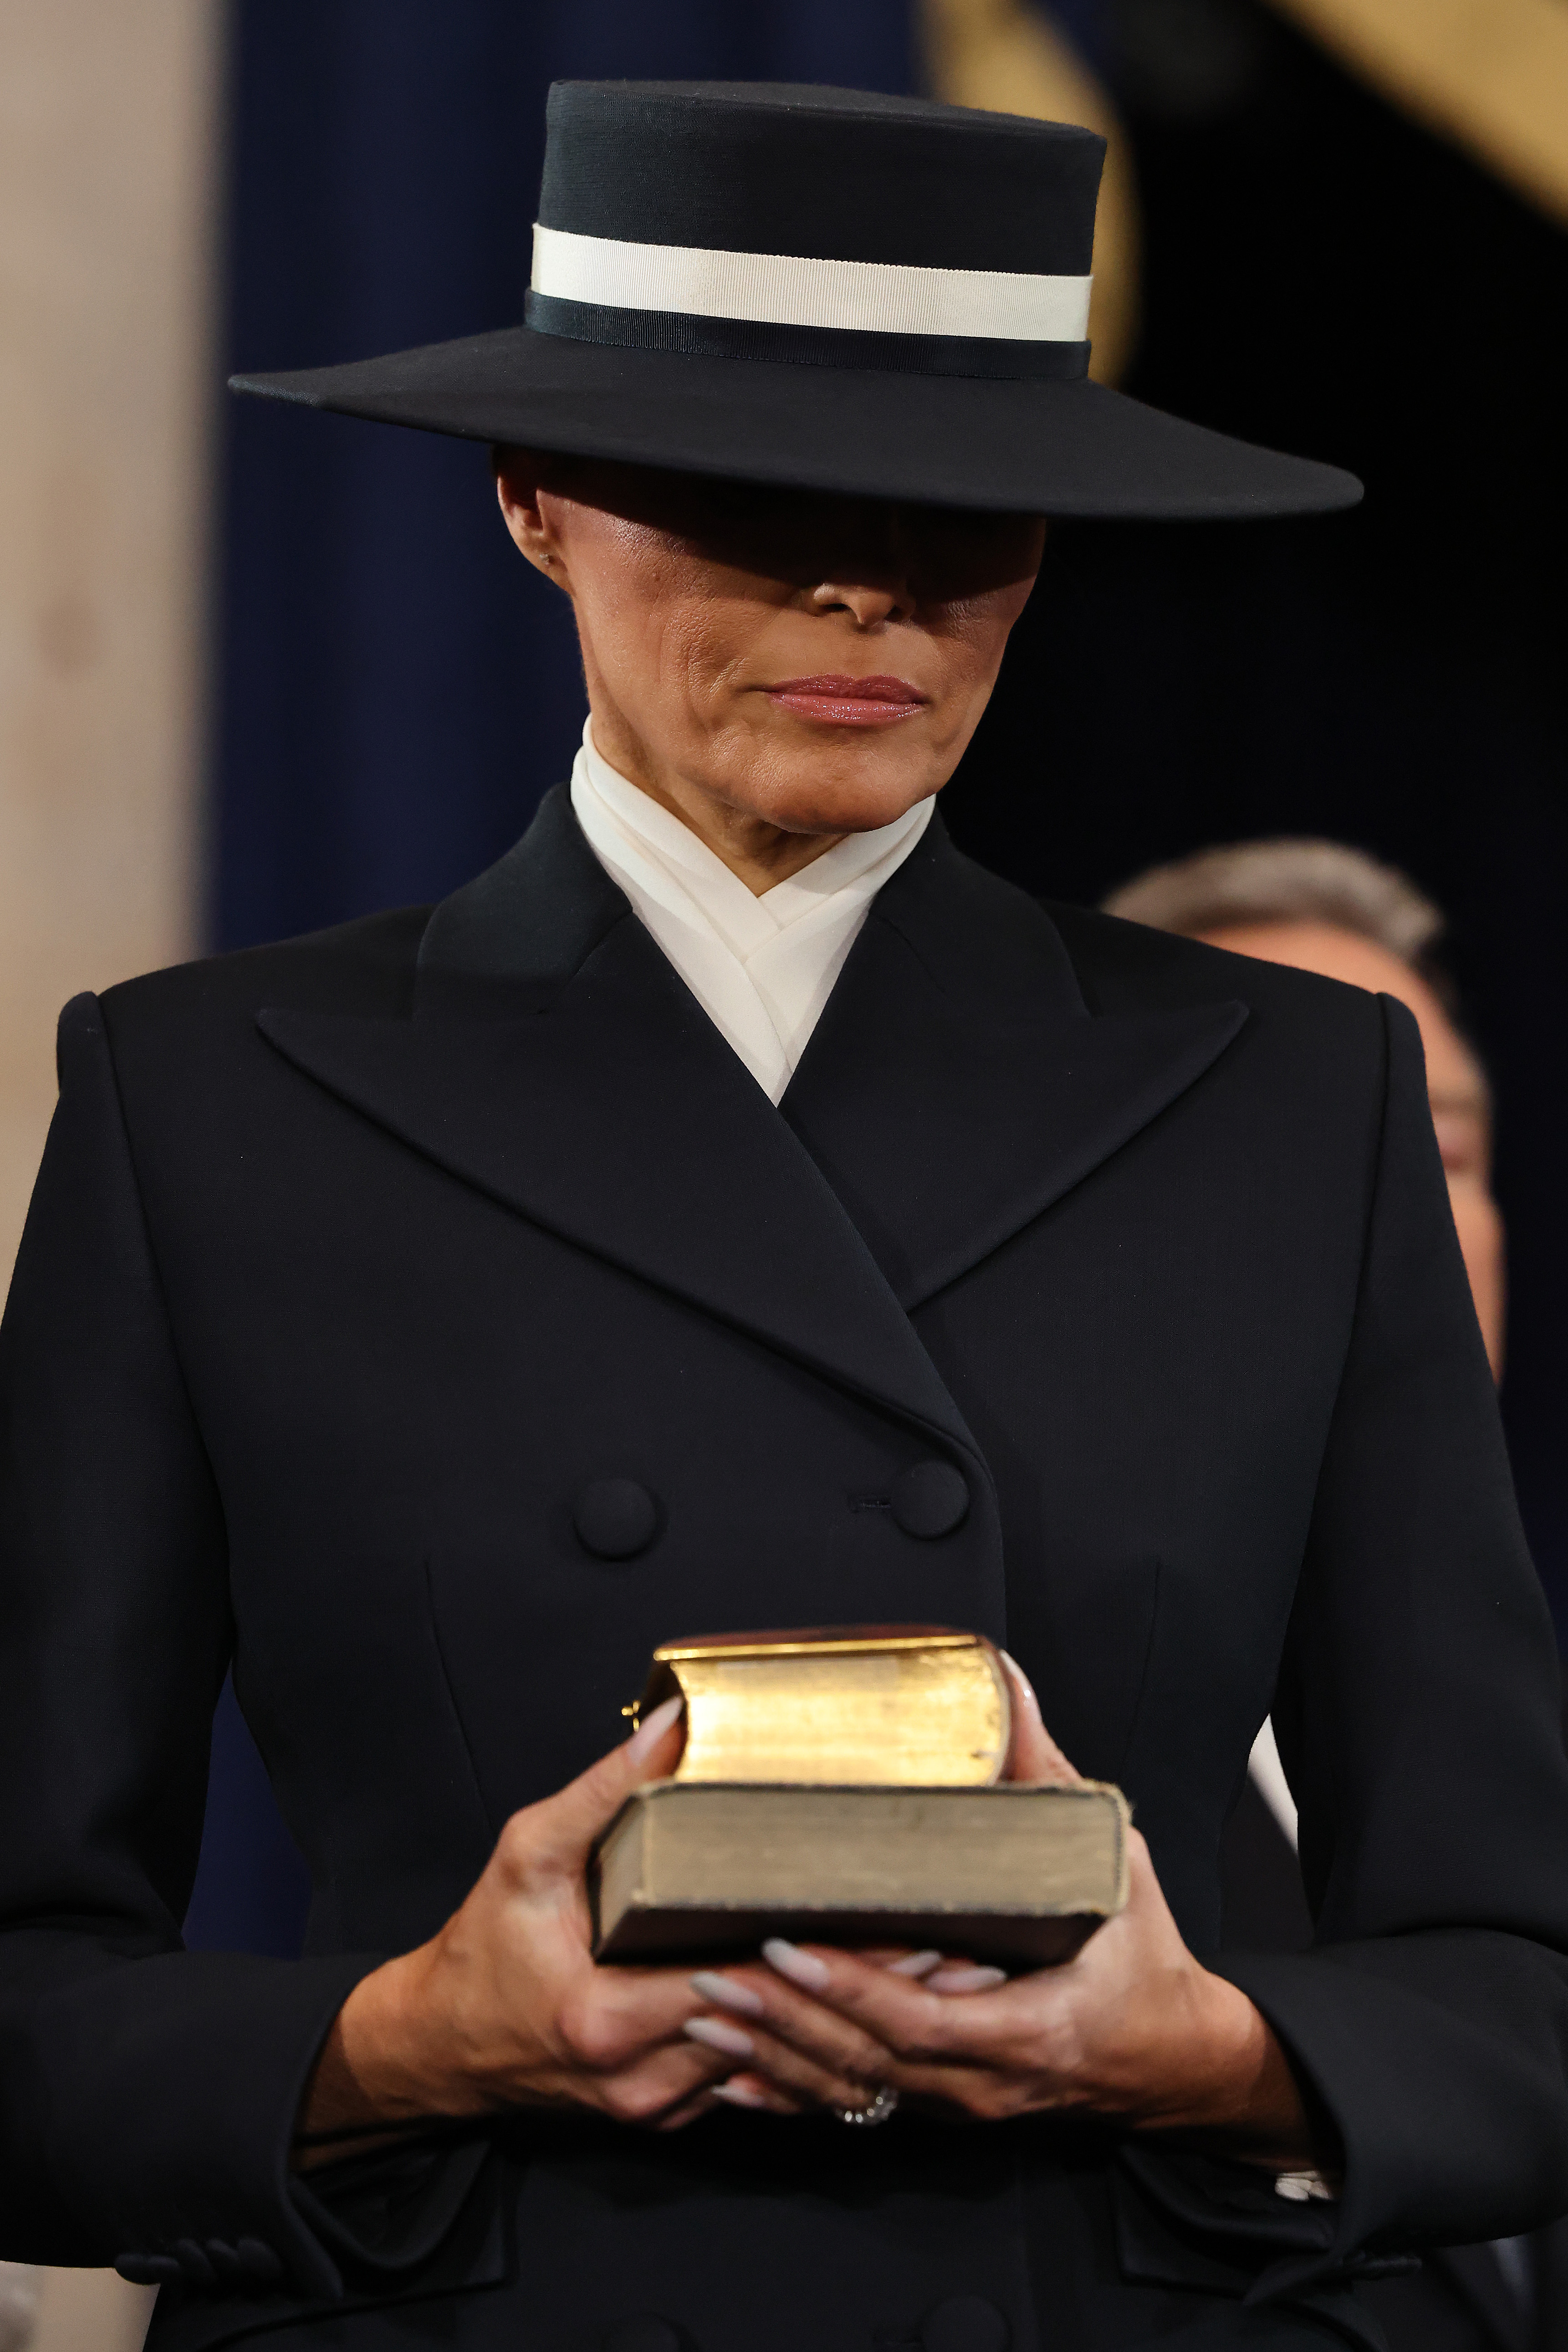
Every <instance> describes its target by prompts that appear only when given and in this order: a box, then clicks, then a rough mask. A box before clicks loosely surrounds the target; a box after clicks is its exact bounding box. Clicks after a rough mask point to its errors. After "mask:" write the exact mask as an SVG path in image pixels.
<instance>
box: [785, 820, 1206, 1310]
mask: <svg viewBox="0 0 1568 2352" xmlns="http://www.w3.org/2000/svg"><path fill="white" fill-rule="evenodd" d="M1246 1018H1247V1013H1246V1008H1245V1006H1243V1005H1241V1004H1237V1003H1223V1004H1212V1005H1199V1006H1189V1007H1183V1008H1178V1009H1175V1010H1161V1011H1155V1012H1150V1013H1121V1014H1110V1015H1104V1016H1100V1017H1094V1016H1091V1015H1090V1014H1089V1012H1088V1010H1087V1008H1086V1007H1085V1004H1084V1002H1083V997H1082V993H1081V992H1080V991H1079V985H1078V982H1077V979H1076V976H1075V974H1074V972H1073V969H1072V965H1071V963H1070V961H1068V954H1067V950H1066V949H1065V948H1064V946H1063V944H1062V940H1061V936H1060V933H1059V932H1058V930H1057V928H1056V926H1055V924H1054V923H1052V922H1051V920H1050V918H1049V917H1048V916H1047V914H1046V913H1045V912H1044V911H1043V909H1042V908H1039V907H1038V906H1037V905H1036V904H1035V902H1034V901H1033V900H1032V899H1029V898H1026V897H1025V896H1024V894H1023V893H1022V892H1021V891H1017V890H1015V889H1013V888H1012V887H1011V886H1010V885H1008V884H1006V883H1004V882H1000V881H998V880H997V879H996V878H995V877H994V876H992V875H989V874H986V873H984V871H983V869H981V868H980V867H978V866H973V865H972V864H971V863H970V861H969V860H968V859H967V858H964V857H961V856H959V854H958V853H957V852H956V851H955V850H954V849H953V847H952V844H951V843H950V842H949V840H948V839H947V836H946V834H945V831H944V830H943V829H942V827H941V824H940V821H935V822H933V823H932V824H931V827H930V829H929V831H928V832H927V835H926V836H925V839H924V840H923V841H922V842H921V845H920V847H919V848H918V849H917V850H916V851H915V852H914V853H913V855H912V856H910V858H909V860H908V861H907V862H906V864H905V865H904V866H901V867H900V870H899V872H898V873H897V874H896V875H895V876H894V877H892V879H891V880H890V881H889V884H888V886H887V887H886V888H885V889H884V890H883V891H882V893H881V895H880V897H879V898H878V899H877V901H876V903H875V905H874V906H873V908H872V910H871V914H870V917H869V919H868V921H867V924H866V927H865V929H863V931H862V932H861V934H860V937H859V939H858V940H857V942H856V944H855V947H854V949H853V950H852V951H851V954H850V957H849V960H848V961H847V964H846V966H845V970H844V973H843V976H842V978H841V979H840V981H839V983H838V986H837V989H836V990H835V991H834V993H833V995H832V997H831V998H830V1000H829V1002H828V1006H827V1010H826V1013H824V1015H823V1018H822V1021H821V1023H820V1024H819V1025H818V1027H817V1030H816V1034H815V1036H814V1037H813V1039H812V1041H811V1044H810V1045H809V1047H808V1048H807V1050H806V1053H805V1056H804V1058H803V1060H802V1062H801V1066H800V1068H799V1070H798V1072H797V1073H796V1075H795V1080H794V1082H793V1083H792V1085H791V1086H790V1087H789V1090H788V1092H787V1093H786V1094H785V1096H784V1104H783V1108H784V1114H785V1116H786V1118H788V1119H789V1121H790V1123H791V1124H792V1126H793V1127H794V1128H795V1131H796V1133H797V1134H798V1135H799V1136H800V1138H801V1140H802V1142H803V1143H804V1144H805V1147H806V1149H807V1150H809V1151H810V1153H811V1155H812V1157H813V1159H814V1160H816V1163H817V1165H818V1166H819V1167H820V1168H821V1170H822V1171H823V1173H824V1175H825V1176H826V1178H827V1181H828V1182H829V1183H830V1184H831V1185H832V1187H833V1189H834V1191H835V1192H836V1193H837V1196H838V1198H839V1199H840V1200H841V1201H842V1202H843V1203H844V1205H845V1207H846V1209H847V1211H848V1213H849V1215H850V1217H851V1218H852V1219H853V1221H854V1223H855V1224H856V1226H857V1228H858V1231H859V1232H860V1233H862V1234H864V1235H865V1237H866V1239H867V1242H868V1244H869V1245H870V1247H871V1249H872V1251H873V1252H874V1253H875V1255H876V1257H877V1260H878V1263H879V1265H880V1266H881V1267H882V1270H883V1272H884V1273H885V1274H886V1275H887V1276H888V1279H889V1283H890V1284H891V1285H892V1286H893V1289H894V1290H895V1292H896V1293H897V1295H898V1297H899V1298H900V1300H901V1302H902V1304H903V1305H904V1307H906V1308H907V1309H910V1310H912V1309H913V1308H915V1307H918V1306H920V1305H921V1302H922V1301H923V1300H925V1299H927V1298H930V1297H932V1296H933V1295H934V1294H935V1293H936V1292H937V1291H939V1290H941V1289H942V1288H943V1287H944V1286H946V1285H947V1284H948V1283H950V1282H952V1281H953V1280H955V1279H956V1277H957V1276H960V1275H962V1274H963V1273H964V1272H965V1270H966V1269H967V1268H968V1267H970V1266H971V1265H976V1264H978V1263H979V1261H980V1260H981V1259H982V1258H984V1257H986V1256H988V1255H990V1253H991V1252H992V1251H993V1250H994V1249H997V1248H999V1247H1000V1246H1001V1244H1003V1243H1004V1242H1005V1241H1007V1240H1008V1239H1009V1238H1010V1237H1011V1235H1012V1234H1016V1233H1017V1232H1018V1231H1019V1230H1020V1229H1021V1228H1022V1227H1023V1226H1024V1225H1026V1223H1028V1222H1029V1221H1030V1219H1031V1218H1034V1217H1037V1216H1039V1215H1040V1214H1041V1213H1043V1212H1044V1211H1045V1210H1047V1209H1048V1208H1049V1207H1050V1206H1051V1205H1052V1203H1053V1202H1056V1201H1058V1200H1059V1199H1060V1198H1061V1197H1062V1195H1063V1194H1064V1193H1065V1192H1068V1191H1069V1190H1070V1188H1071V1187H1072V1186H1073V1185H1075V1184H1077V1183H1079V1182H1081V1181H1082V1180H1083V1178H1084V1177H1086V1176H1088V1175H1089V1174H1090V1173H1091V1171H1093V1170H1094V1169H1095V1168H1097V1167H1099V1166H1100V1163H1101V1162H1102V1161H1103V1160H1107V1159H1109V1158H1110V1155H1111V1154H1112V1153H1113V1152H1115V1151H1118V1150H1121V1146H1122V1145H1123V1144H1125V1143H1127V1142H1128V1141H1129V1140H1130V1139H1131V1138H1132V1137H1133V1136H1134V1135H1136V1134H1137V1133H1138V1132H1139V1130H1140V1129H1142V1128H1144V1127H1146V1126H1147V1125H1148V1124H1149V1122H1150V1121H1151V1120H1152V1119H1153V1118H1157V1117H1158V1116H1159V1114H1160V1112H1161V1111H1163V1109H1165V1108H1166V1107H1167V1106H1168V1105H1169V1104H1171V1103H1172V1102H1173V1101H1174V1100H1175V1099H1176V1097H1178V1096H1179V1095H1181V1094H1183V1093H1184V1091H1185V1089H1186V1088H1187V1087H1190V1086H1191V1085H1193V1083H1194V1080H1195V1079H1197V1078H1199V1077H1201V1076H1202V1075H1203V1073H1204V1072H1205V1070H1206V1069H1207V1068H1208V1067H1209V1066H1210V1065H1211V1064H1212V1063H1213V1062H1215V1060H1216V1059H1217V1058H1218V1056H1219V1055H1221V1054H1222V1053H1223V1052H1224V1050H1225V1048H1226V1045H1229V1043H1230V1041H1231V1039H1232V1038H1233V1037H1234V1036H1235V1035H1236V1034H1237V1030H1239V1028H1240V1027H1241V1025H1242V1024H1243V1022H1244V1021H1245V1020H1246Z"/></svg>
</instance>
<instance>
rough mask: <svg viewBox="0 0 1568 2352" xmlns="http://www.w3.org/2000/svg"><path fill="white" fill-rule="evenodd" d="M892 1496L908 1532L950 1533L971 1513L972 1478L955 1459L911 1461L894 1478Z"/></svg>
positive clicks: (923, 1536)
mask: <svg viewBox="0 0 1568 2352" xmlns="http://www.w3.org/2000/svg"><path fill="white" fill-rule="evenodd" d="M889 1502H890V1503H891V1504H892V1507H893V1517H894V1518H895V1519H897V1521H898V1523H899V1525H900V1527H901V1528H902V1529H903V1531H904V1533H905V1534H906V1535H907V1536H919V1537H920V1538H921V1539H922V1541H925V1540H929V1539H930V1538H932V1537H935V1536H950V1535H951V1534H952V1531H953V1529H954V1528H961V1527H962V1526H963V1522H964V1520H965V1519H966V1518H967V1517H968V1516H969V1481H968V1479H967V1478H966V1477H965V1476H964V1475H963V1471H962V1470H960V1469H959V1468H958V1467H957V1466H956V1465H954V1464H953V1463H952V1462H911V1463H910V1466H909V1468H908V1469H907V1470H900V1473H899V1475H898V1476H897V1477H896V1478H895V1479H894V1481H893V1490H892V1493H891V1495H890V1496H889Z"/></svg>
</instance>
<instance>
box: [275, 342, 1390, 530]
mask: <svg viewBox="0 0 1568 2352" xmlns="http://www.w3.org/2000/svg"><path fill="white" fill-rule="evenodd" d="M229 381H230V386H231V389H232V390H234V391H236V392H244V393H256V394H261V395H262V396H263V397H264V398H268V399H273V400H289V401H297V402H300V403H301V404H303V405H304V406H306V407H308V408H321V409H329V410H331V411H333V412H335V413H336V414H339V415H347V416H364V417H369V418H372V419H374V421H376V422H378V423H381V424H385V425H412V426H415V427H416V428H417V429H419V430H422V431H424V432H427V433H449V434H455V435H458V436H460V437H462V438H463V439H466V440H470V441H503V442H504V441H513V442H521V443H524V444H526V445H528V446H531V447H534V448H541V449H555V450H563V451H568V452H571V453H572V454H574V455H576V456H580V457H613V458H618V459H622V460H624V461H626V462H629V463H632V464H637V465H645V466H660V467H669V468H671V469H673V470H676V471H679V472H682V473H693V474H710V475H719V476H722V477H725V478H731V479H733V480H737V481H754V482H772V483H781V484H784V485H786V486H787V487H789V488H798V489H814V490H827V491H836V492H839V493H843V494H846V495H848V496H851V497H861V498H867V497H869V498H888V499H920V500H921V501H923V502H926V503H929V504H931V505H936V506H947V507H970V508H974V509H981V510H984V511H988V512H1016V513H1026V514H1043V515H1062V516H1068V515H1080V516H1100V517H1121V518H1125V519H1129V520H1131V519H1133V518H1142V519H1144V520H1194V521H1195V520H1219V519H1223V518H1232V519H1245V518H1247V517H1263V516H1268V515H1293V514H1324V513H1329V512H1331V511H1333V510H1334V509H1339V508H1342V507H1350V506H1354V505H1355V503H1356V501H1357V500H1358V499H1360V497H1361V495H1362V486H1361V484H1360V483H1359V482H1358V481H1357V480H1356V478H1355V476H1354V475H1353V474H1347V473H1344V472H1342V470H1341V469H1340V468H1339V467H1337V466H1324V465H1320V464H1318V463H1317V462H1316V461H1315V460H1313V459H1311V458H1308V457H1287V456H1285V455H1283V454H1282V453H1281V452H1279V451H1278V450H1273V449H1259V448H1256V447H1254V446H1253V445H1252V444H1251V443H1250V442H1247V441H1237V440H1233V439H1231V438H1230V436H1228V435H1226V434H1223V433H1211V432H1209V431H1208V430H1207V429H1206V428H1205V426H1203V425H1189V424H1186V423H1184V421H1183V420H1182V419H1181V418H1180V417H1176V416H1168V415H1165V414H1164V413H1163V411H1162V410H1160V409H1156V408H1148V407H1145V406H1144V404H1142V402H1141V401H1137V400H1131V399H1129V398H1128V397H1127V395H1126V394H1122V393H1118V392H1112V391H1110V390H1109V389H1108V388H1107V387H1106V386H1105V385H1103V384H1098V383H1090V382H1089V380H1088V379H1087V378H1086V379H1083V380H1080V381H1079V382H1050V381H1047V382H1040V381H1018V380H1016V379H1012V378H1005V379H997V378H994V377H978V376H952V375H915V374H903V373H892V372H891V371H888V370H882V369H864V370H850V369H846V368H837V367H807V366H792V365H786V364H781V363H778V362H772V361H763V360H733V359H712V358H699V357H693V356H691V355H689V354H687V353H683V352H664V351H642V350H626V349H622V348H619V347H616V346H613V345H605V344H600V343H587V342H574V341H569V340H568V339H567V338H566V337H564V336H560V335H547V334H540V333H538V332H536V331H534V330H533V329H531V328H529V327H504V328H501V329H500V330H499V331H497V332H495V333H493V334H487V335H473V336H466V337H463V338H461V339H459V340H458V341H454V342H445V343H427V344H426V345H424V346H423V347H422V348H420V349H418V350H416V351H407V352H391V353H389V354H387V355H386V356H384V357H383V358H379V359H371V360H360V361H355V362H351V363H349V364H348V365H346V366H342V367H326V368H300V369H296V370H293V371H291V372H290V373H287V374H278V375H237V376H233V377H231V378H230V380H229Z"/></svg>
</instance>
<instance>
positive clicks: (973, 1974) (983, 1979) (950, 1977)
mask: <svg viewBox="0 0 1568 2352" xmlns="http://www.w3.org/2000/svg"><path fill="white" fill-rule="evenodd" d="M1006 1981H1007V1971H1006V1969H937V1970H936V1971H935V1972H934V1974H933V1975H931V1976H929V1977H927V1979H926V1990H927V1992H991V1991H993V1990H994V1988H995V1987H996V1986H997V1985H999V1984H1005V1983H1006Z"/></svg>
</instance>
